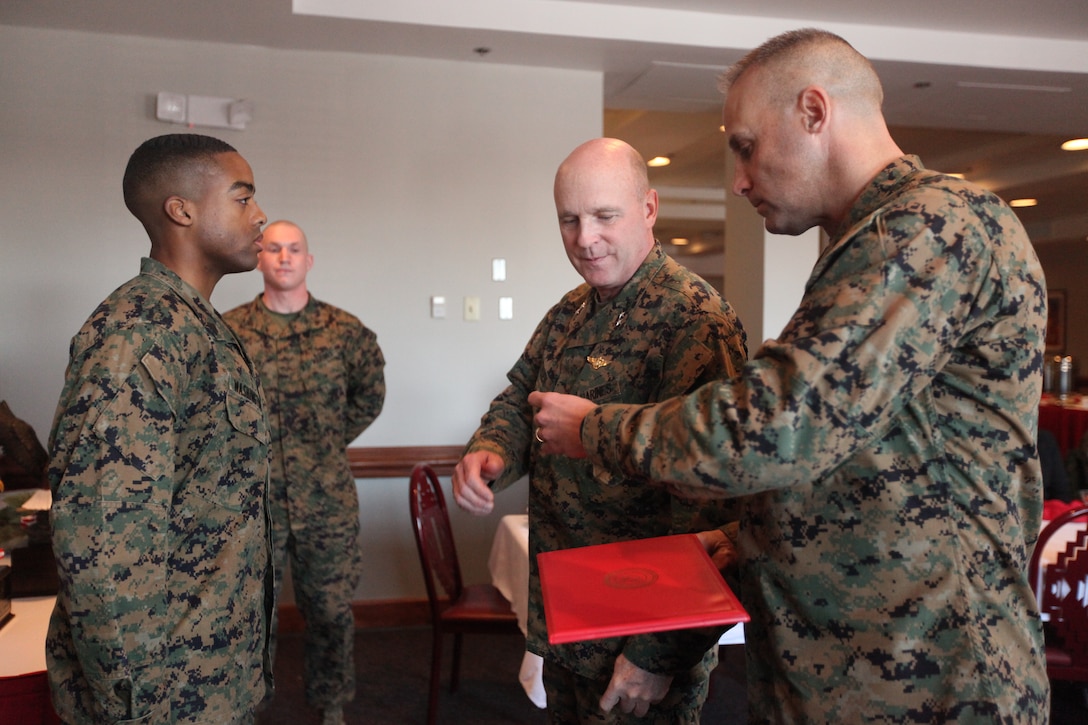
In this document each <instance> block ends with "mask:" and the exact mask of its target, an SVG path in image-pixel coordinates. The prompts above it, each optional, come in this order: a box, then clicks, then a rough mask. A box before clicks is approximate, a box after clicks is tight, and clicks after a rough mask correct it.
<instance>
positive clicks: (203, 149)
mask: <svg viewBox="0 0 1088 725" xmlns="http://www.w3.org/2000/svg"><path fill="white" fill-rule="evenodd" d="M237 152H238V151H237V149H235V148H234V147H233V146H231V145H230V144H229V143H227V142H226V141H221V140H220V139H217V138H214V137H212V136H203V135H201V134H197V133H170V134H166V135H163V136H156V137H154V138H150V139H148V140H147V141H144V142H143V143H142V144H140V145H139V147H137V149H136V150H135V151H133V152H132V156H130V157H129V159H128V165H127V166H125V176H124V179H123V180H122V182H121V188H122V191H123V192H124V197H125V206H126V207H128V209H129V211H131V212H132V213H133V214H135V215H136V216H137V217H139V214H138V208H137V207H138V206H139V204H138V200H139V197H140V194H141V193H146V192H148V191H149V190H151V189H153V188H155V187H157V186H158V185H159V184H160V183H161V182H162V181H163V180H164V179H165V178H167V177H170V176H175V175H177V174H178V173H179V172H181V171H182V170H183V169H184V167H186V166H189V165H191V164H193V162H203V161H206V160H209V159H211V158H212V157H214V156H216V155H217V154H224V153H237Z"/></svg>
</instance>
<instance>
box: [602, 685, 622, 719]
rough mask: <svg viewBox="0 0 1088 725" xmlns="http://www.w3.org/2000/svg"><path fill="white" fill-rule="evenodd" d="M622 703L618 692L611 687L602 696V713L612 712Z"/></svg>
mask: <svg viewBox="0 0 1088 725" xmlns="http://www.w3.org/2000/svg"><path fill="white" fill-rule="evenodd" d="M619 701H620V696H619V694H618V693H617V692H616V690H615V689H614V688H613V687H612V686H611V685H609V687H608V689H607V690H605V691H604V694H603V695H601V711H602V712H611V710H612V708H613V707H615V706H616V703H617V702H619Z"/></svg>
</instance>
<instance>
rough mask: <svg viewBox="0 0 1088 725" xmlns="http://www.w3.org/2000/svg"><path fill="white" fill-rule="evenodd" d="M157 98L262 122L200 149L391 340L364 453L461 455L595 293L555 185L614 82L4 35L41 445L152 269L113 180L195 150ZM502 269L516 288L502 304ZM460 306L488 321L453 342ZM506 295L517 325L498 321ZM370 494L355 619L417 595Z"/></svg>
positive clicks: (509, 499)
mask: <svg viewBox="0 0 1088 725" xmlns="http://www.w3.org/2000/svg"><path fill="white" fill-rule="evenodd" d="M159 91H173V92H178V93H186V94H196V95H207V96H227V97H237V98H248V99H251V100H253V102H254V104H255V109H256V110H255V114H254V120H253V121H252V122H251V123H250V125H249V127H248V128H247V129H246V130H244V131H234V130H219V129H216V130H204V129H196V130H198V131H204V132H207V133H209V134H211V135H216V136H219V137H220V138H223V139H225V140H227V141H228V142H230V143H232V144H233V145H235V146H236V147H237V148H238V149H239V151H240V152H241V153H242V154H243V155H244V156H245V157H246V158H247V159H248V160H249V162H250V164H251V165H252V166H253V169H254V174H255V179H256V183H257V200H258V202H259V203H260V204H261V206H262V208H263V209H264V210H265V211H266V213H267V214H268V215H269V216H270V217H271V218H278V217H288V218H291V219H293V220H295V221H297V222H298V223H300V224H301V225H302V226H303V227H304V228H305V229H306V231H307V232H308V234H309V237H310V240H311V246H312V249H313V252H314V255H315V257H316V262H315V266H314V270H313V272H312V273H311V277H310V281H311V287H312V289H313V290H314V291H315V293H316V294H317V295H318V296H319V297H321V298H323V299H325V300H327V301H329V302H332V303H333V304H336V305H339V306H341V307H344V308H346V309H348V310H350V311H351V312H353V313H355V314H356V315H358V316H359V317H360V318H361V319H362V320H363V321H364V322H365V323H366V324H367V325H368V326H370V327H371V328H372V329H374V330H375V331H376V332H377V334H378V340H379V343H380V344H381V346H382V349H383V351H384V352H385V356H386V359H387V366H388V367H387V382H388V388H389V392H388V397H387V400H386V407H385V411H384V412H383V413H382V415H381V417H380V418H379V419H378V421H377V422H376V423H375V424H374V425H373V426H372V428H371V429H370V430H369V431H367V432H366V433H365V434H363V436H362V437H361V438H360V439H359V441H358V442H357V444H358V445H454V444H460V443H463V442H464V441H465V440H466V438H467V437H468V435H469V434H470V433H471V432H472V430H473V429H474V428H475V425H476V423H477V421H478V420H479V417H480V415H481V414H482V413H483V412H484V410H485V409H486V405H487V402H488V401H489V400H490V399H491V397H492V396H494V395H495V393H497V392H498V391H499V390H500V389H501V388H502V387H503V385H504V383H505V378H504V375H505V372H506V370H507V369H508V368H509V367H510V365H512V364H513V362H514V360H515V358H516V356H517V355H518V353H519V352H520V351H521V349H522V347H523V346H524V344H525V342H526V340H527V339H528V337H529V335H530V334H531V332H532V329H533V327H534V326H535V324H536V322H537V321H538V320H539V319H540V317H541V316H542V315H543V314H544V312H545V311H546V310H547V308H548V307H549V306H550V305H551V304H552V303H554V302H555V301H556V300H557V299H558V298H559V296H560V295H561V294H562V292H564V291H565V290H567V289H569V288H570V287H572V286H573V285H574V284H575V283H577V282H578V281H579V279H578V277H577V275H576V274H575V273H574V272H573V270H572V269H571V268H570V265H569V263H568V262H567V260H566V257H565V255H564V253H563V250H562V245H561V242H560V240H559V235H558V230H557V228H556V224H555V212H554V208H553V206H552V199H551V184H552V176H553V174H554V172H555V168H556V166H557V165H558V164H559V162H560V161H561V160H562V159H563V157H564V156H565V155H566V154H567V152H569V151H570V149H572V148H573V147H574V146H575V145H577V144H578V143H580V142H581V141H583V140H585V139H587V138H590V137H593V136H596V135H599V134H600V132H601V119H602V109H601V99H602V79H601V76H600V74H599V73H590V72H579V71H561V70H548V69H529V68H520V67H510V66H501V65H494V64H489V63H486V62H466V63H451V62H438V61H428V60H418V59H405V58H390V57H382V56H367V55H349V54H337V53H316V52H298V51H278V50H271V49H265V48H257V47H250V46H231V45H218V44H202V43H191V42H174V41H164V40H152V39H146V38H131V37H120V36H101V35H93V34H86V33H73V32H59V31H41V30H34V29H24V28H14V27H5V26H0V98H2V99H3V100H2V102H0V220H3V222H2V223H0V249H2V250H3V255H2V258H0V259H2V261H0V399H5V400H7V401H8V402H9V403H10V404H11V406H12V409H13V410H14V411H15V412H16V413H17V414H18V415H20V416H22V417H24V418H27V419H28V420H29V421H30V422H31V423H32V424H33V425H34V426H35V428H36V429H37V431H38V434H39V437H41V438H42V439H43V440H44V438H45V437H46V436H47V434H48V429H49V425H50V423H51V418H52V415H53V408H54V406H55V404H56V399H57V396H58V394H59V392H60V387H61V383H62V378H63V373H64V366H65V363H66V360H67V348H68V341H69V339H70V337H71V336H72V334H73V333H74V332H75V331H76V330H77V329H78V327H79V325H80V324H81V323H82V321H83V320H84V319H85V318H86V316H87V315H88V314H89V313H90V311H91V310H92V309H93V307H94V306H95V305H96V304H97V303H98V302H99V301H100V300H101V299H102V298H103V297H105V296H106V295H107V294H108V293H109V292H110V291H111V290H112V289H114V288H115V287H116V286H117V285H119V284H121V283H122V282H124V281H125V280H126V279H128V278H129V277H131V276H133V275H134V274H135V273H136V272H137V270H138V264H139V262H138V260H139V257H140V256H141V255H143V254H145V253H146V250H147V246H148V245H147V240H146V237H145V235H144V233H143V230H142V229H141V228H140V226H139V225H138V224H137V223H136V221H135V219H133V218H132V217H131V216H129V214H128V212H127V211H126V210H125V208H124V205H123V203H122V200H121V192H120V180H121V174H122V171H123V169H124V165H125V162H126V160H127V158H128V155H129V154H130V153H131V152H132V150H133V149H134V148H135V147H136V146H137V145H138V144H139V143H140V142H142V141H143V140H144V139H146V138H149V137H151V136H154V135H158V134H161V133H169V132H175V131H183V130H184V127H181V126H173V125H169V124H165V123H162V122H159V121H156V120H155V119H154V112H153V97H154V95H155V94H156V93H157V92H159ZM500 256H501V257H504V258H505V259H506V262H507V265H506V266H507V281H506V282H503V283H498V282H492V281H491V276H490V275H491V259H492V258H493V257H500ZM259 289H260V278H259V276H258V275H257V273H249V274H245V275H234V276H232V277H228V278H226V279H224V280H223V281H222V282H221V283H220V284H219V286H218V287H217V289H216V291H215V294H214V295H213V300H212V301H213V302H214V303H215V305H216V306H217V307H218V308H219V309H220V310H226V309H229V308H230V307H233V306H234V305H237V304H239V303H241V302H243V301H246V300H248V299H250V298H251V297H252V296H253V295H255V294H256V293H257V291H258V290H259ZM431 295H445V296H446V297H447V300H448V306H449V312H448V315H449V316H448V317H447V318H446V319H445V320H434V319H430V316H429V298H430V296H431ZM466 295H473V296H479V297H480V298H481V302H482V309H483V319H482V320H481V321H480V322H465V321H463V320H462V319H461V303H462V298H463V297H464V296H466ZM500 295H503V296H512V297H513V298H514V311H515V317H514V320H512V321H509V322H500V321H499V320H498V319H497V305H498V297H499V296H500ZM445 483H446V484H447V485H448V481H446V482H445ZM359 488H360V501H361V504H362V509H363V514H362V517H363V531H364V544H363V545H364V548H365V554H366V569H365V571H364V575H363V584H362V586H361V587H360V590H359V593H358V596H359V598H360V599H389V598H398V597H413V596H423V587H422V580H421V577H420V573H419V567H418V563H417V560H416V553H415V548H414V543H413V542H412V538H411V530H410V528H409V519H408V495H407V489H406V481H402V480H370V481H365V482H360V484H359ZM499 499H500V512H499V513H502V512H510V511H518V510H520V511H524V509H525V502H526V489H525V484H524V482H523V483H522V484H521V485H519V486H518V487H517V488H515V489H514V490H512V491H509V492H506V493H504V494H503V495H502V496H500V497H499ZM496 515H497V514H496ZM455 516H456V517H457V519H456V521H455V525H456V527H457V531H458V544H459V546H460V548H461V556H462V559H464V560H465V564H466V568H467V575H468V576H470V577H473V578H482V577H485V576H486V556H487V547H488V546H489V544H490V536H491V532H492V530H493V529H494V525H495V520H496V519H494V518H493V519H474V518H471V517H467V516H462V515H461V514H460V512H456V513H455Z"/></svg>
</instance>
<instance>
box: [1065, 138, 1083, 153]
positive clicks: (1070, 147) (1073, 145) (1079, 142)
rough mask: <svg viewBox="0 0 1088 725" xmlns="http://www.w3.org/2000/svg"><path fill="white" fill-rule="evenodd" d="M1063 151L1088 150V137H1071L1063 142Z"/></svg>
mask: <svg viewBox="0 0 1088 725" xmlns="http://www.w3.org/2000/svg"><path fill="white" fill-rule="evenodd" d="M1062 151H1088V138H1071V139H1069V140H1068V141H1066V142H1065V143H1063V144H1062Z"/></svg>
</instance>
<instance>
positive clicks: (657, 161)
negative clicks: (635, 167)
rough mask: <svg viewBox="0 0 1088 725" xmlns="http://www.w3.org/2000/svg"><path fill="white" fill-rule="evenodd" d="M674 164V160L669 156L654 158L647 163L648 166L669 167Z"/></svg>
mask: <svg viewBox="0 0 1088 725" xmlns="http://www.w3.org/2000/svg"><path fill="white" fill-rule="evenodd" d="M671 163H672V159H670V158H669V157H668V156H654V157H653V158H652V159H650V160H649V161H647V162H646V165H647V166H668V165H669V164H671Z"/></svg>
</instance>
